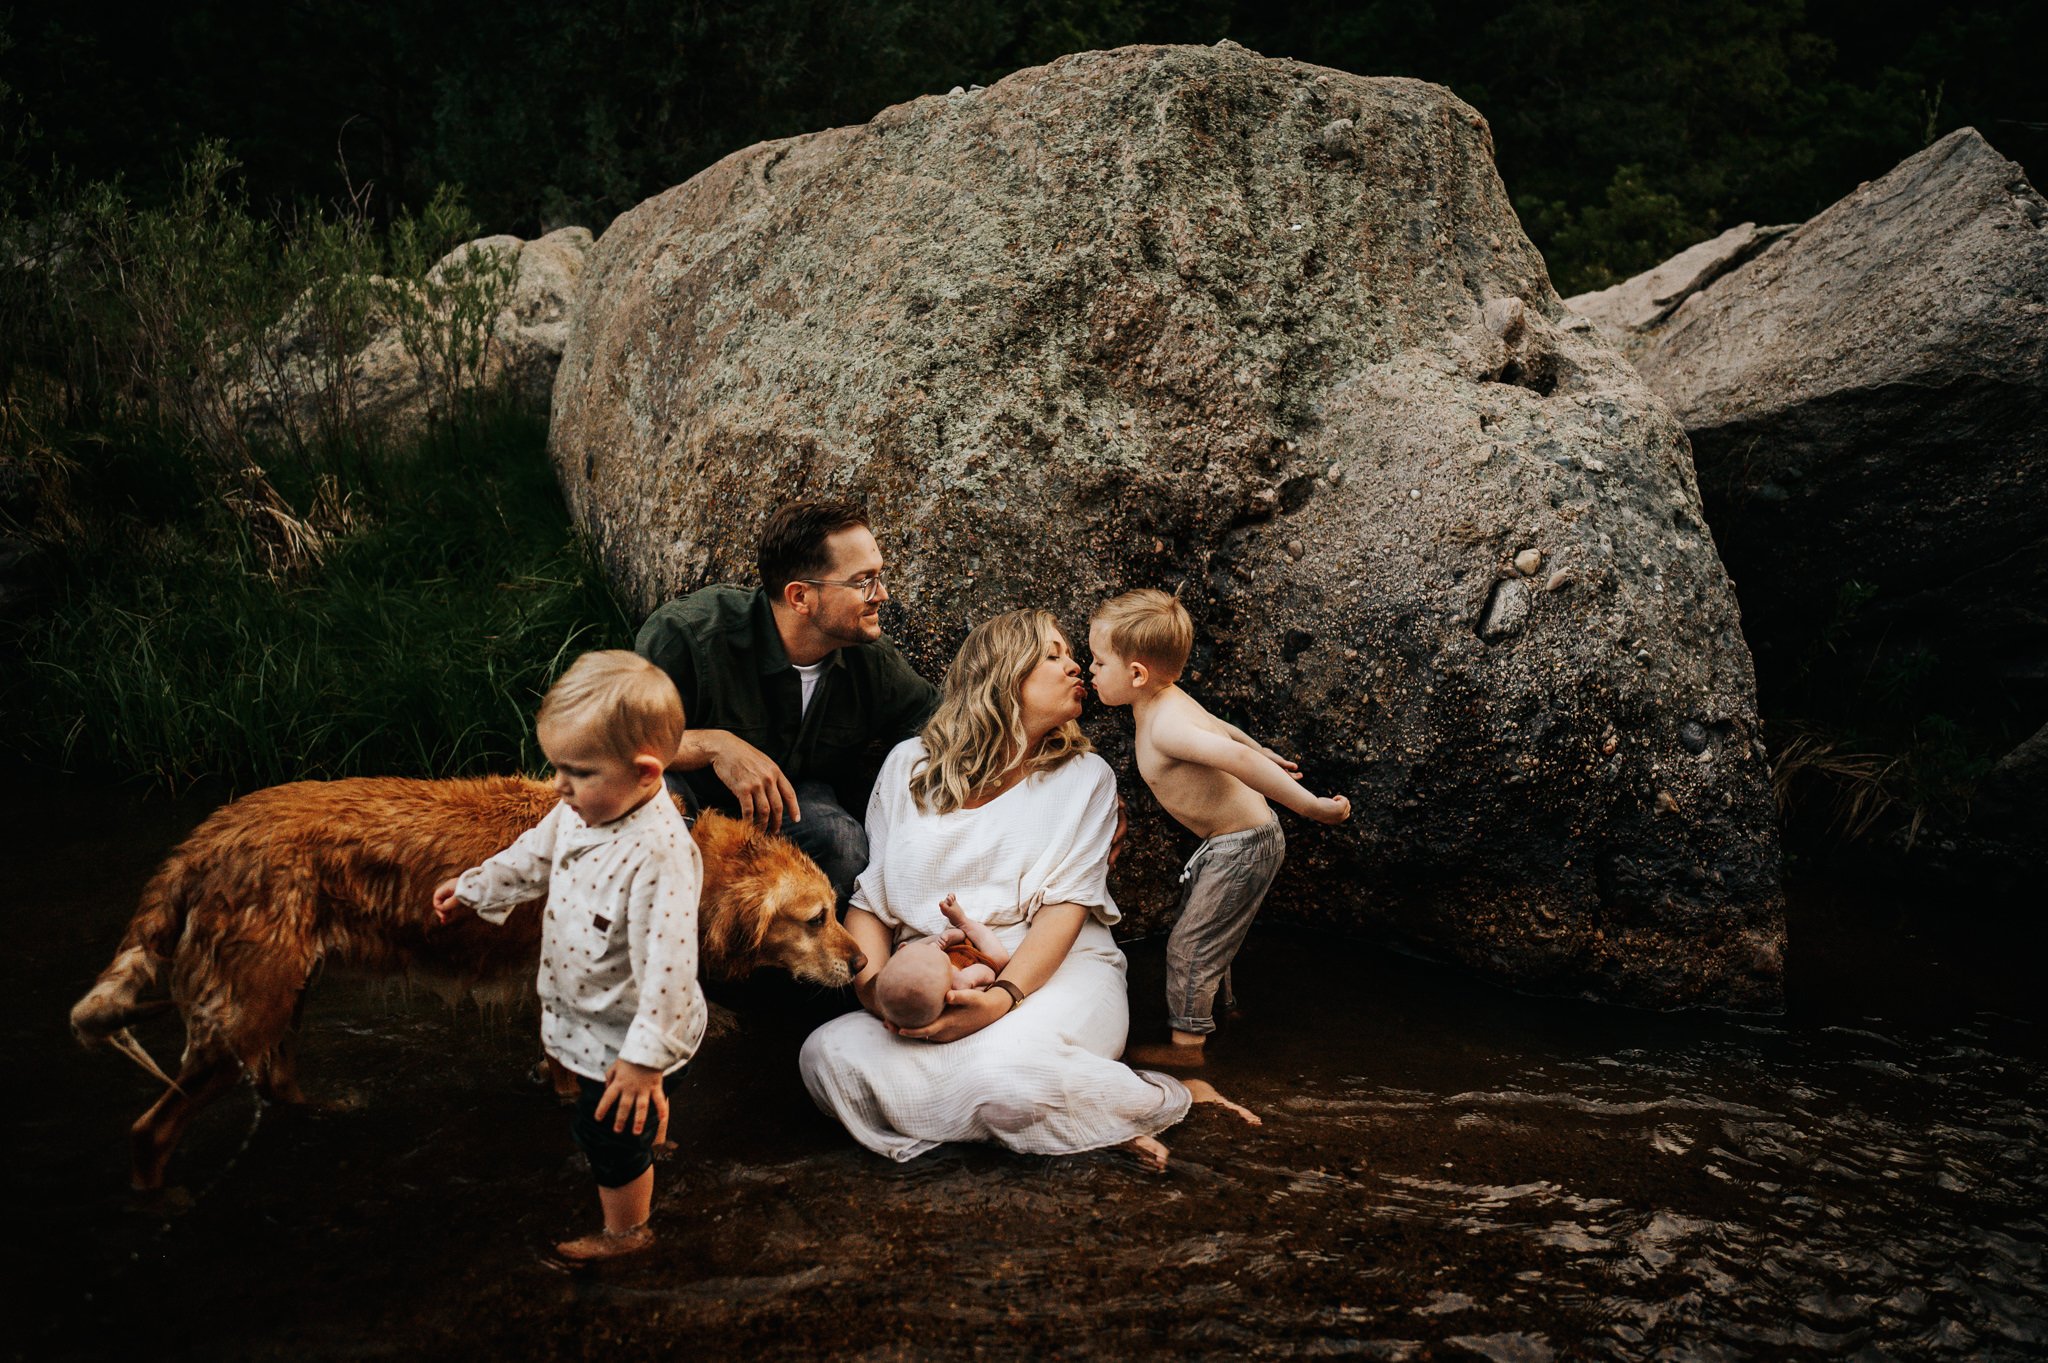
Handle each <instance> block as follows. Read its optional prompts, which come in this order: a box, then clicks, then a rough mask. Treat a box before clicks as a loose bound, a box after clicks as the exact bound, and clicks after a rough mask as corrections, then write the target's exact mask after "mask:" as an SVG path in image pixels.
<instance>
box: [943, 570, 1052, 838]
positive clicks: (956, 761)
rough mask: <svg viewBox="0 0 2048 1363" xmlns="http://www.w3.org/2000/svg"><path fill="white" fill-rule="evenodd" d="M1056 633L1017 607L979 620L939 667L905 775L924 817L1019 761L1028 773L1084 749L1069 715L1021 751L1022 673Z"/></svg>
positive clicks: (1038, 614) (946, 810)
mask: <svg viewBox="0 0 2048 1363" xmlns="http://www.w3.org/2000/svg"><path fill="white" fill-rule="evenodd" d="M1059 633H1060V626H1059V621H1057V620H1055V619H1053V617H1052V615H1051V613H1050V612H1048V611H1041V610H1021V611H1010V612H1009V613H1007V614H1004V615H998V616H997V617H996V618H995V619H993V620H986V621H983V622H982V623H981V624H979V625H976V626H975V627H974V629H973V631H972V632H971V633H969V634H968V636H967V639H966V642H964V643H962V644H961V645H960V652H959V653H957V654H955V655H954V658H953V665H952V666H951V667H948V668H947V669H946V684H945V686H944V687H943V688H942V689H941V690H940V692H939V708H938V709H936V710H934V711H933V712H932V717H931V719H930V720H929V721H928V722H927V723H926V724H925V726H924V734H923V738H924V751H925V756H924V761H923V762H922V763H920V764H919V765H918V768H917V770H916V771H914V772H912V773H911V776H910V798H911V799H913V800H915V801H916V802H917V807H918V808H919V809H921V810H923V811H925V812H927V813H931V814H951V813H952V812H953V811H954V810H956V809H961V808H964V807H965V806H966V804H967V802H968V801H969V800H971V799H973V798H974V797H975V796H976V795H978V794H980V793H981V792H982V791H984V790H986V789H988V787H990V786H991V785H993V784H995V783H996V782H997V781H998V780H1000V779H1002V776H1003V773H1004V772H1007V771H1008V770H1009V769H1010V768H1011V767H1013V766H1015V765H1017V764H1018V763H1019V762H1020V761H1021V762H1022V763H1023V766H1024V771H1025V774H1026V775H1027V776H1033V775H1036V774H1037V773H1039V772H1041V771H1051V770H1052V769H1053V768H1054V767H1057V766H1059V765H1060V764H1061V763H1062V762H1065V761H1067V760H1069V759H1070V758H1075V757H1079V756H1081V754H1083V753H1085V752H1089V751H1091V746H1092V745H1090V743H1089V742H1088V740H1087V738H1086V737H1084V736H1083V735H1082V733H1081V726H1080V725H1079V724H1077V723H1075V722H1074V721H1073V720H1071V719H1070V720H1068V721H1067V722H1066V723H1065V724H1062V725H1060V727H1059V728H1057V729H1054V730H1053V731H1052V732H1051V733H1049V734H1047V735H1046V736H1045V737H1044V738H1043V739H1041V740H1039V744H1038V747H1037V749H1036V750H1035V751H1032V752H1029V753H1027V752H1025V751H1024V740H1025V737H1026V735H1025V732H1024V706H1023V702H1022V700H1021V699H1020V697H1019V693H1020V691H1021V690H1022V688H1023V685H1024V678H1025V677H1026V676H1027V675H1029V673H1030V672H1031V669H1033V668H1035V667H1037V666H1038V664H1039V663H1040V662H1042V661H1044V659H1045V657H1046V650H1047V649H1048V648H1049V647H1050V646H1051V644H1052V641H1053V639H1054V637H1055V636H1057V635H1058V634H1059Z"/></svg>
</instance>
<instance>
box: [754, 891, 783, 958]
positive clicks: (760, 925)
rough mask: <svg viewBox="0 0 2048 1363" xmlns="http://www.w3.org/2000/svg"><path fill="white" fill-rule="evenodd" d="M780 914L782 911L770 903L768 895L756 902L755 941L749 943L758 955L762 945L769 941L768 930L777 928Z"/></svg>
mask: <svg viewBox="0 0 2048 1363" xmlns="http://www.w3.org/2000/svg"><path fill="white" fill-rule="evenodd" d="M779 912H780V910H778V909H777V908H776V907H775V906H774V905H773V904H771V903H769V902H768V898H767V896H766V895H763V896H761V897H760V898H759V899H757V900H755V901H754V922H753V938H754V940H753V941H752V942H751V943H749V949H750V950H752V951H754V952H757V953H758V952H759V951H760V950H761V947H762V945H763V944H764V943H766V942H767V940H768V929H770V928H772V927H774V926H775V917H776V914H777V913H779Z"/></svg>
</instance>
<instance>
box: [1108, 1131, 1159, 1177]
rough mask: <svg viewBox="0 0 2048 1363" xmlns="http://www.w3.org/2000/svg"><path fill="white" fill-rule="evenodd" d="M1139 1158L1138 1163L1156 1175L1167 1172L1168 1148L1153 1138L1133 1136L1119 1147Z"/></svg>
mask: <svg viewBox="0 0 2048 1363" xmlns="http://www.w3.org/2000/svg"><path fill="white" fill-rule="evenodd" d="M1117 1148H1118V1149H1120V1150H1128V1151H1130V1152H1131V1153H1132V1154H1134V1155H1136V1156H1137V1157H1138V1163H1140V1164H1142V1165H1144V1166H1145V1167H1146V1168H1147V1169H1150V1170H1151V1171H1152V1172H1153V1173H1155V1174H1163V1173H1165V1172H1166V1147H1165V1146H1164V1145H1162V1144H1160V1143H1159V1141H1158V1140H1157V1139H1155V1138H1153V1137H1151V1136H1133V1137H1131V1139H1129V1140H1127V1141H1125V1142H1124V1143H1123V1144H1122V1145H1120V1146H1118V1147H1117Z"/></svg>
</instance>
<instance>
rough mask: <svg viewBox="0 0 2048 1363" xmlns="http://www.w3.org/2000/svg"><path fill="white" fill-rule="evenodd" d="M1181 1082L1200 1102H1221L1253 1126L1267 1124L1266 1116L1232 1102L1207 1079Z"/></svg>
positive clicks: (1226, 1108)
mask: <svg viewBox="0 0 2048 1363" xmlns="http://www.w3.org/2000/svg"><path fill="white" fill-rule="evenodd" d="M1181 1082H1182V1083H1183V1084H1186V1085H1187V1089H1188V1094H1189V1096H1190V1097H1192V1098H1193V1099H1194V1100H1195V1101H1196V1102H1198V1103H1218V1104H1221V1105H1222V1107H1223V1108H1224V1109H1225V1110H1227V1111H1230V1112H1235V1113H1236V1114H1237V1115H1238V1116H1240V1117H1242V1118H1244V1119H1245V1121H1246V1122H1247V1123H1248V1124H1249V1125H1252V1126H1264V1125H1265V1124H1266V1119H1265V1118H1263V1117H1261V1116H1259V1114H1258V1113H1256V1112H1254V1111H1252V1110H1251V1109H1250V1108H1248V1107H1246V1106H1245V1105H1244V1104H1242V1103H1233V1102H1231V1101H1230V1100H1229V1099H1228V1098H1225V1097H1224V1096H1223V1095H1222V1094H1220V1093H1218V1092H1217V1091H1216V1086H1215V1085H1214V1084H1212V1083H1210V1082H1209V1081H1208V1080H1206V1079H1183V1080H1181Z"/></svg>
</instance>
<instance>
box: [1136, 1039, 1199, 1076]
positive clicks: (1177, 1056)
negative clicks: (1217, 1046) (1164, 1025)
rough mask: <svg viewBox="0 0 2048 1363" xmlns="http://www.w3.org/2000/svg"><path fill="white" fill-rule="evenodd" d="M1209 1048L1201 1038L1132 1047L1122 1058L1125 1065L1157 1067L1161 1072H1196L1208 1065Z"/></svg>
mask: <svg viewBox="0 0 2048 1363" xmlns="http://www.w3.org/2000/svg"><path fill="white" fill-rule="evenodd" d="M1208 1052H1209V1048H1208V1047H1207V1046H1206V1045H1204V1044H1203V1041H1202V1039H1201V1038H1199V1037H1198V1038H1196V1039H1195V1040H1193V1041H1178V1040H1176V1041H1169V1042H1166V1043H1164V1044H1160V1043H1156V1042H1155V1043H1154V1044H1152V1045H1150V1046H1133V1047H1132V1048H1131V1049H1130V1051H1129V1052H1128V1053H1126V1054H1125V1056H1124V1063H1125V1064H1126V1065H1157V1066H1158V1067H1159V1068H1160V1069H1162V1070H1198V1069H1200V1068H1202V1066H1204V1065H1206V1064H1208V1063H1209V1054H1208Z"/></svg>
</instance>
